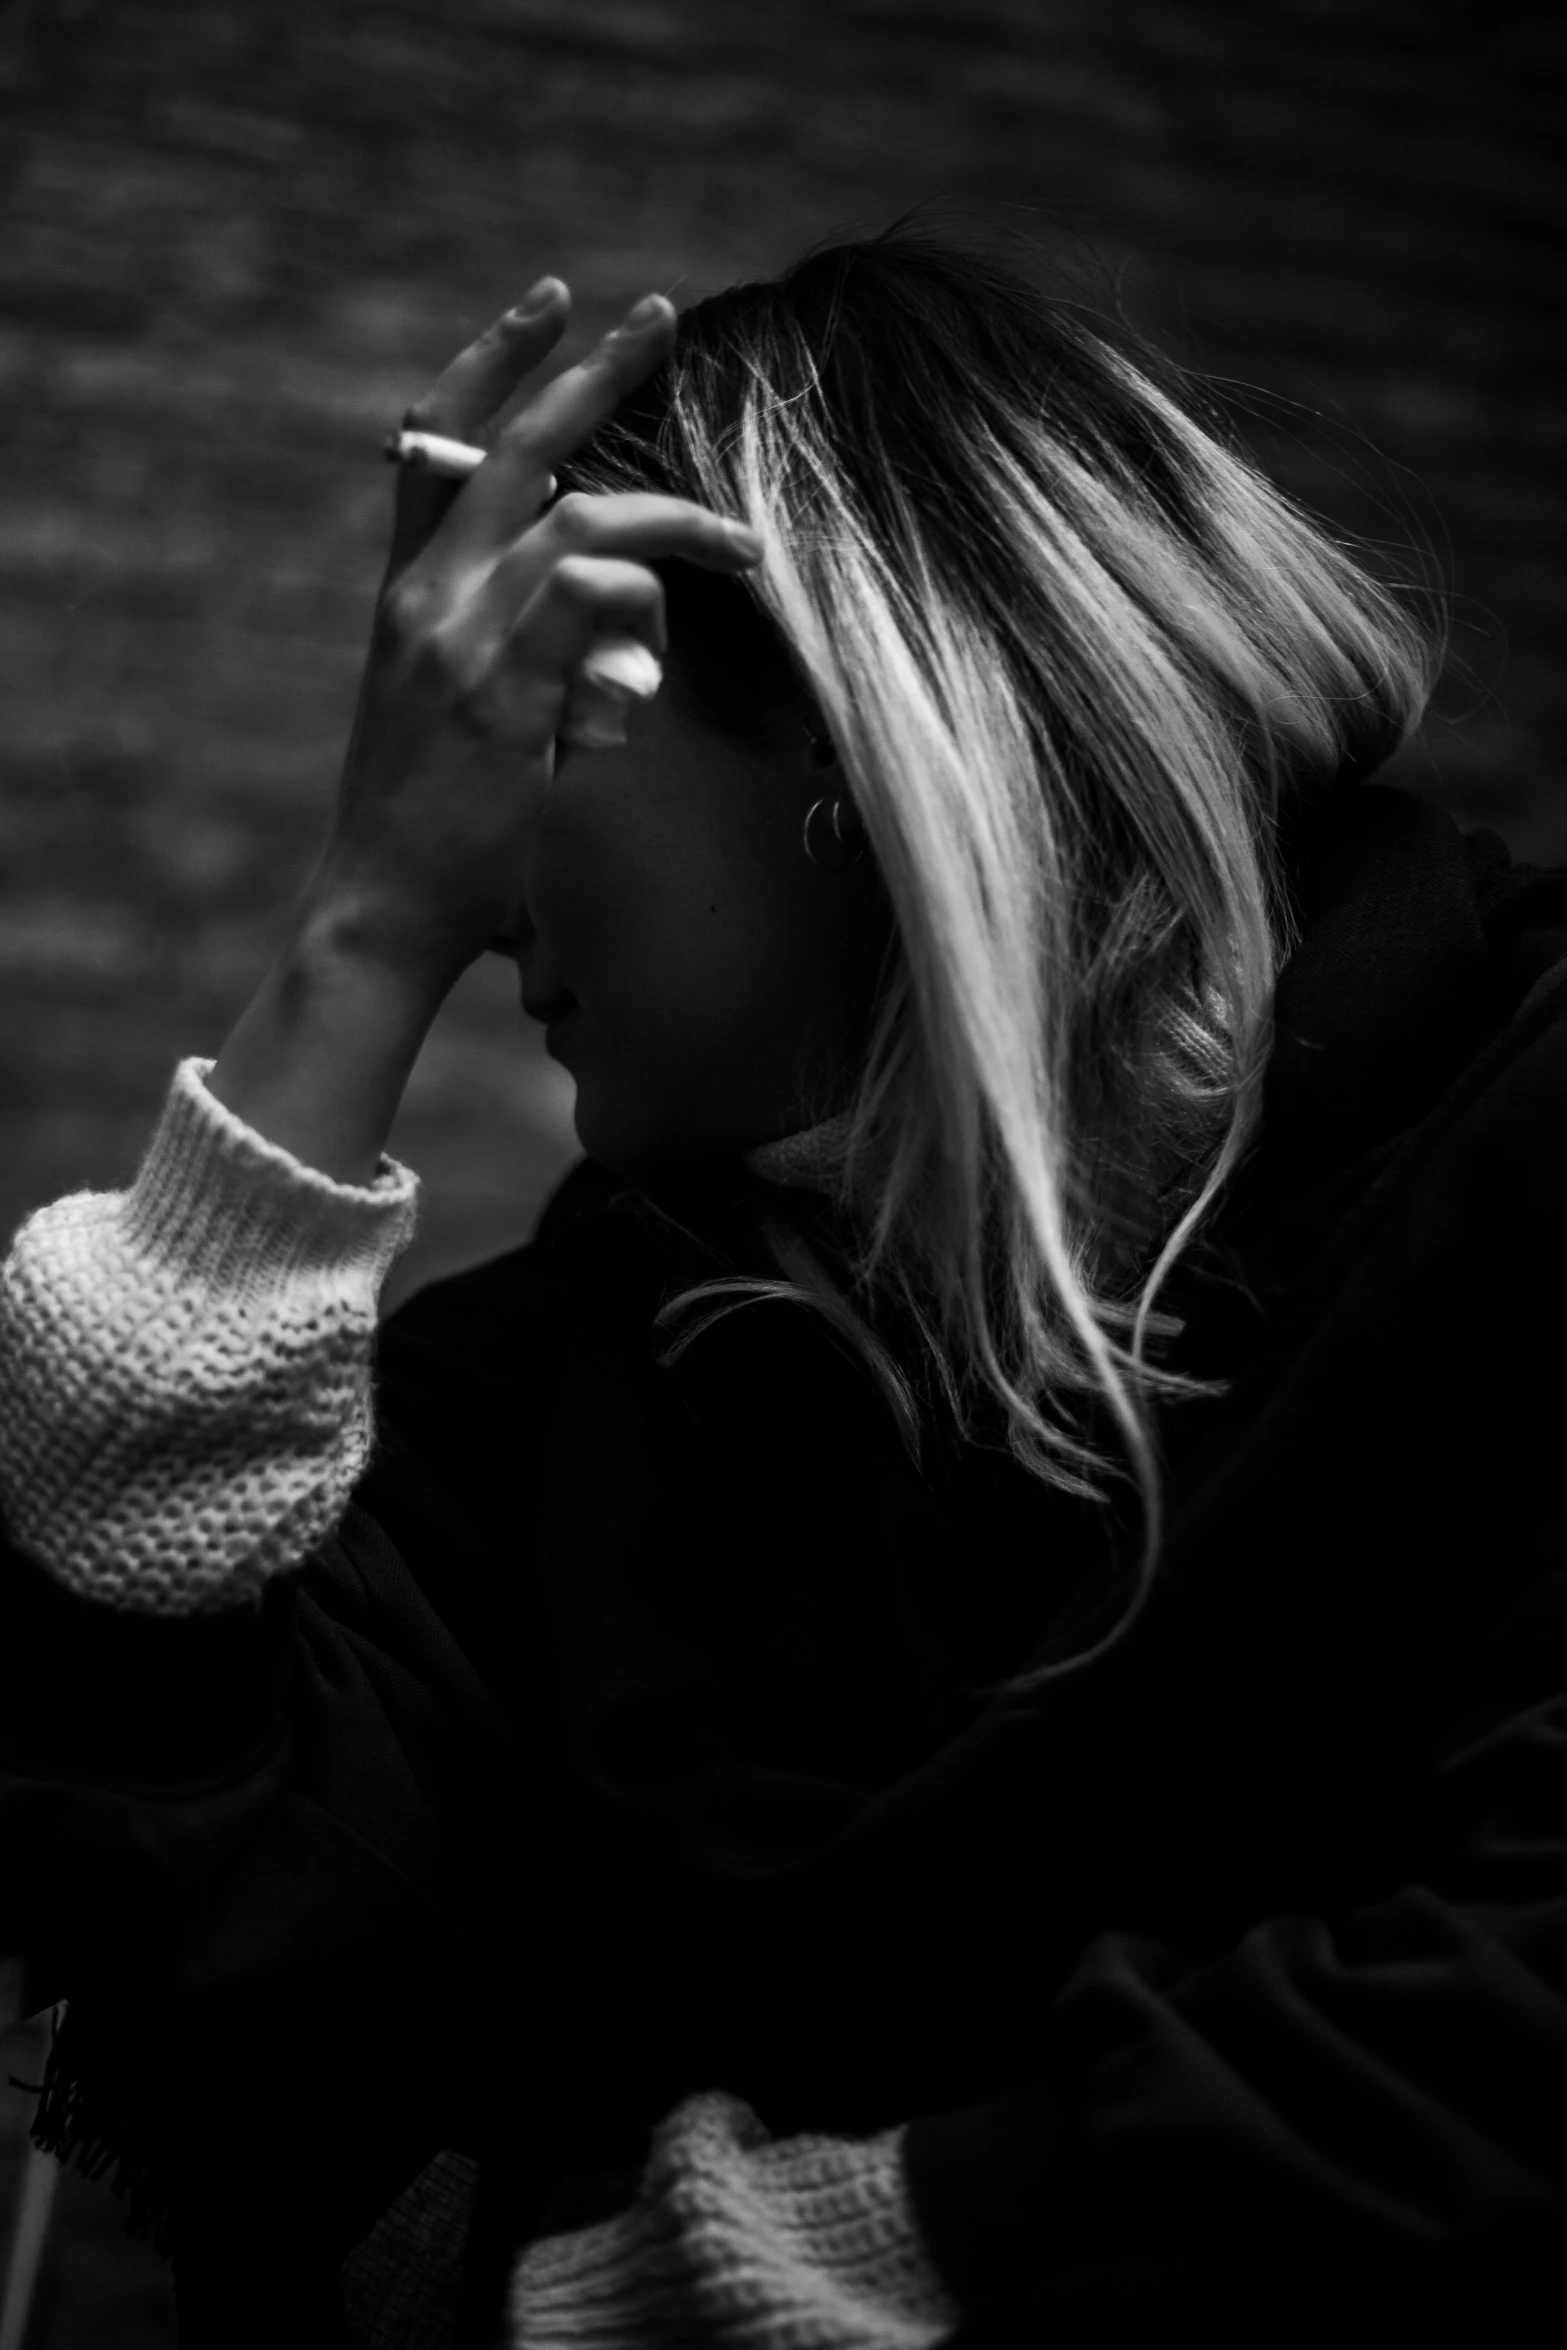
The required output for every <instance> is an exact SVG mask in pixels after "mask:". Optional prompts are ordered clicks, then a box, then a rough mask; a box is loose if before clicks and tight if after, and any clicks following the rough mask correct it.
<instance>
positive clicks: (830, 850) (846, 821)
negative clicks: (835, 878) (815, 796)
mask: <svg viewBox="0 0 1567 2350" xmlns="http://www.w3.org/2000/svg"><path fill="white" fill-rule="evenodd" d="M800 837H801V840H802V841H803V843H804V846H805V853H806V855H807V856H808V857H809V858H810V860H811V863H812V864H813V865H820V866H821V868H822V870H823V872H824V873H848V872H851V871H852V870H853V868H854V867H855V866H856V865H858V864H859V862H860V860H861V859H862V858H863V856H864V855H865V830H864V827H863V825H862V824H861V823H860V819H859V817H858V815H857V814H856V812H855V809H854V806H853V803H852V802H851V801H849V800H847V799H846V798H845V797H844V796H843V794H842V793H841V792H839V793H836V794H835V795H834V796H833V798H831V799H830V800H825V799H824V800H813V801H812V802H811V805H810V807H809V808H808V809H807V810H806V812H805V823H804V826H803V827H802V829H801V835H800Z"/></svg>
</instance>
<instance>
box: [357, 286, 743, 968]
mask: <svg viewBox="0 0 1567 2350" xmlns="http://www.w3.org/2000/svg"><path fill="white" fill-rule="evenodd" d="M566 310H567V296H566V289H565V288H564V286H562V285H560V283H559V282H558V281H557V280H553V279H545V280H544V281H543V283H542V284H541V286H540V287H538V288H536V289H535V293H534V296H533V297H532V304H531V307H530V306H528V305H525V306H524V307H523V308H522V309H521V310H520V311H516V312H508V313H507V314H506V316H505V317H503V318H501V319H498V320H497V321H496V323H495V325H494V326H492V327H491V328H490V330H489V332H488V333H487V334H486V335H484V336H482V337H481V338H480V340H479V341H478V342H477V343H475V344H473V345H472V346H471V348H470V349H469V350H467V351H465V352H463V354H462V355H461V357H460V358H459V359H457V360H456V361H455V362H454V364H453V365H452V366H451V367H450V368H448V369H447V371H446V373H445V374H444V375H443V376H442V377H441V378H440V380H439V382H438V383H437V384H436V385H435V386H434V388H433V390H432V391H431V392H430V393H429V394H428V395H427V396H426V398H425V399H423V400H422V401H420V402H419V403H418V404H417V406H416V407H414V408H413V409H411V410H410V411H409V414H408V417H407V420H406V421H407V422H408V424H409V425H410V426H412V427H414V428H416V429H418V430H420V431H424V432H433V433H440V434H443V435H445V436H447V437H449V438H452V439H457V440H469V441H472V440H474V439H476V438H481V437H482V436H483V434H484V432H485V430H486V427H487V426H488V425H489V423H490V420H491V418H492V417H493V416H494V414H495V413H496V411H497V410H498V409H499V408H500V407H501V406H502V405H503V404H504V403H505V401H506V399H507V398H508V397H509V395H510V394H511V393H512V392H513V391H514V389H515V387H516V385H517V383H518V381H519V379H520V378H521V377H523V376H525V375H526V374H527V373H528V372H529V371H530V370H532V369H533V368H535V367H537V366H538V364H539V363H540V361H541V360H543V359H544V358H545V357H546V356H547V354H548V353H549V351H550V350H551V349H552V348H553V346H554V345H555V343H556V342H557V341H558V339H559V336H560V334H561V331H562V328H563V327H564V324H565V318H566ZM673 332H674V313H673V311H672V310H671V308H670V306H669V304H668V303H667V302H665V301H664V300H662V298H661V297H659V296H657V295H650V296H648V297H647V299H646V300H645V301H643V302H641V303H639V304H638V305H637V307H636V309H635V310H633V311H632V312H631V314H630V316H629V317H628V318H627V319H626V320H625V321H624V322H623V323H622V324H621V326H620V327H618V328H617V329H616V331H615V332H614V333H613V334H612V335H610V336H608V337H607V338H606V339H605V340H604V341H603V342H602V343H600V344H599V346H598V348H597V349H596V350H595V351H594V352H592V353H591V354H590V356H589V357H588V358H586V359H585V360H583V361H582V362H581V364H580V365H578V366H576V367H574V368H571V369H570V370H569V371H567V372H566V373H565V374H562V375H560V376H558V377H557V378H556V379H555V380H554V381H553V382H552V383H549V384H547V385H545V386H544V387H543V388H542V389H541V390H540V391H538V392H536V393H535V394H534V395H533V397H532V398H531V399H529V400H527V401H526V402H525V403H524V405H523V406H522V407H521V408H520V410H519V411H518V413H517V414H516V416H515V417H514V418H513V419H512V421H511V422H510V423H508V424H507V425H506V426H505V427H504V428H503V429H502V430H501V431H500V432H499V433H498V434H497V435H496V437H495V439H494V442H493V446H492V448H491V453H490V455H489V457H488V458H487V459H486V461H485V463H484V464H483V465H482V466H481V467H480V468H479V470H478V471H477V473H475V474H474V475H472V476H471V477H470V479H469V480H468V482H467V483H466V484H465V485H463V486H462V487H461V489H460V490H459V491H457V492H456V493H455V494H454V493H453V492H452V489H451V485H450V484H448V483H444V482H440V481H439V480H438V479H437V478H436V477H434V476H432V475H430V474H428V473H421V472H406V471H405V473H404V476H403V479H402V482H401V485H400V489H399V497H398V516H397V525H396V530H395V533H394V538H393V548H392V558H391V562H390V565H389V567H388V572H387V577H386V581H385V583H384V585H383V588H382V592H381V597H380V601H379V604H378V607H377V612H376V623H375V629H374V634H373V641H372V647H371V654H370V660H369V665H368V668H367V670H366V674H365V680H364V686H363V690H362V693H361V698H360V704H359V712H358V717H357V719H356V722H355V727H354V734H353V740H352V743H351V746H350V749H349V755H348V761H347V766H346V770H345V774H344V778H343V785H342V791H341V795H340V799H339V804H338V811H337V819H336V823H335V826H334V829H333V834H332V838H331V841H330V844H329V846H328V849H327V852H326V855H325V857H324V859H323V861H322V866H321V869H320V871H319V873H318V874H317V877H316V880H315V882H314V884H313V885H312V890H311V893H310V918H311V920H312V921H313V922H314V923H316V924H317V925H319V924H322V923H323V922H325V923H327V924H328V925H330V926H331V928H332V929H333V931H334V932H335V934H336V935H337V936H338V937H339V938H340V939H341V940H342V941H343V942H344V943H352V944H353V945H354V946H355V947H356V948H357V949H358V950H360V951H363V952H365V953H368V954H372V955H375V956H376V957H378V958H381V959H383V960H385V961H386V962H388V963H389V964H392V965H395V966H396V968H397V969H398V971H399V972H400V973H402V974H403V975H405V976H406V975H409V974H412V973H419V974H427V975H428V978H429V982H430V984H432V985H435V986H438V987H441V988H442V989H444V988H445V987H446V986H449V985H450V983H451V981H452V980H453V979H454V978H455V977H456V975H457V973H458V972H459V971H460V970H462V969H463V967H464V966H465V965H466V964H467V963H468V962H470V961H471V960H472V959H473V957H474V956H475V955H477V954H478V953H480V952H481V951H482V950H483V948H484V947H485V945H486V944H487V943H488V941H489V940H490V939H491V938H492V937H494V936H495V935H496V934H497V933H499V932H504V931H507V930H509V929H511V928H512V927H513V926H514V915H515V911H516V900H517V892H518V888H519V884H520V872H521V864H522V852H523V845H524V842H525V838H526V833H527V829H528V825H529V823H530V821H531V819H532V816H533V814H534V812H535V810H536V807H537V802H538V797H539V794H540V793H541V792H542V790H543V789H544V787H545V785H546V784H547V783H548V781H549V779H550V775H551V771H552V766H553V758H554V744H555V739H556V736H557V734H558V732H559V730H560V724H561V719H562V715H563V712H564V710H565V706H566V701H567V697H568V695H569V692H570V689H571V681H572V675H573V672H574V671H575V670H576V668H577V666H578V664H579V663H580V662H581V660H582V659H583V657H584V655H585V654H586V653H587V652H588V651H589V650H590V648H591V647H592V645H593V643H594V642H595V640H596V639H598V638H599V637H601V636H605V635H608V634H610V633H613V632H621V631H625V632H627V633H629V634H631V635H633V636H636V637H638V638H640V639H641V640H642V641H643V642H644V643H645V644H646V645H647V646H648V648H649V650H650V651H651V652H653V653H654V654H655V655H657V654H661V653H662V652H663V650H664V614H663V591H662V589H661V587H660V584H659V581H658V578H657V576H656V574H655V573H654V572H653V571H652V570H650V569H649V568H648V565H649V564H650V563H651V562H652V561H654V560H657V559H659V558H662V557H667V556H672V555H678V556H683V557H685V558H686V559H687V560H688V561H691V562H696V563H701V564H705V565H708V566H709V567H711V568H714V569H720V570H728V571H739V570H743V569H744V568H745V567H746V566H747V565H748V564H750V563H753V562H755V561H756V559H757V557H758V555H759V553H760V548H759V546H758V543H757V541H756V539H755V537H754V535H753V534H752V533H751V532H750V531H749V530H747V529H746V528H745V527H744V526H743V525H739V524H734V523H729V522H726V521H724V520H722V519H721V518H720V517H719V516H717V515H715V514H712V513H709V512H708V511H706V510H705V509H704V508H702V507H699V506H695V505H691V504H688V503H686V502H685V501H684V500H681V499H676V498H663V497H652V496H635V495H632V496H619V497H586V496H582V495H576V496H569V497H566V498H563V499H561V500H560V502H559V503H558V504H557V505H555V506H553V507H551V508H549V509H548V511H545V510H544V509H545V507H546V502H547V500H548V499H549V497H550V495H551V492H552V489H553V486H554V484H553V473H554V467H555V466H556V464H558V463H559V462H560V460H561V459H562V458H563V457H565V456H566V455H568V454H569V452H570V451H571V450H572V449H574V448H575V447H577V445H578V444H579V443H580V442H582V441H583V440H585V439H586V438H587V437H588V435H589V434H590V433H591V432H593V431H594V430H595V429H596V428H597V427H598V426H599V425H600V424H601V423H603V422H604V420H605V419H606V418H607V417H608V416H609V415H610V414H611V413H612V412H613V410H614V409H615V408H616V406H617V405H618V404H619V402H620V401H621V399H622V398H623V397H624V396H625V394H626V393H627V392H628V391H630V390H631V389H632V388H633V386H634V385H635V384H637V383H638V382H640V380H641V379H642V378H643V377H644V376H645V375H647V374H648V373H649V372H650V370H651V369H652V368H653V367H655V366H656V365H657V364H658V362H659V361H660V360H661V359H662V358H663V357H664V356H665V354H666V353H667V351H668V349H669V346H670V343H671V341H672V339H673Z"/></svg>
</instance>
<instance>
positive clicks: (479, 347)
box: [403, 277, 571, 441]
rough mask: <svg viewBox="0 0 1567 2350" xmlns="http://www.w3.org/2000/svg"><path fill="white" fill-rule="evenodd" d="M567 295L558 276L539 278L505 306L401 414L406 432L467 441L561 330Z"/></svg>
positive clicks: (549, 348) (546, 352) (567, 308)
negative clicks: (510, 306)
mask: <svg viewBox="0 0 1567 2350" xmlns="http://www.w3.org/2000/svg"><path fill="white" fill-rule="evenodd" d="M570 309H571V295H570V293H569V291H568V290H567V288H566V287H565V285H563V284H562V282H561V280H560V279H559V278H558V277H541V278H540V280H539V282H538V284H537V285H536V286H533V287H531V288H530V289H529V291H528V292H527V293H526V294H524V296H523V298H522V300H521V301H520V302H519V303H518V304H517V305H516V307H515V309H512V310H505V311H503V312H502V313H501V315H500V317H499V318H497V319H495V320H493V321H492V323H491V324H490V325H489V326H487V327H486V328H485V330H484V332H483V334H482V335H480V336H479V337H478V339H477V340H476V341H475V342H472V343H470V344H469V345H468V347H467V349H466V350H463V351H459V352H458V354H457V356H456V358H455V359H454V360H453V361H452V363H451V365H450V366H449V367H447V368H444V369H443V370H442V372H441V373H440V374H439V375H438V376H437V377H436V379H435V381H434V383H433V384H432V385H431V386H430V389H429V390H428V391H427V392H426V393H425V394H424V395H423V397H422V398H420V399H418V400H416V401H415V402H414V404H413V406H412V407H411V408H410V409H409V410H408V412H407V414H406V415H405V416H404V418H403V423H404V424H405V425H406V426H407V428H408V430H409V431H410V432H435V433H440V434H442V435H443V436H444V437H445V438H446V439H448V440H454V441H468V440H472V439H473V437H474V435H475V434H476V433H477V432H479V431H480V430H481V429H482V427H483V426H484V425H486V424H488V422H489V421H490V418H491V417H492V416H494V415H495V414H496V413H497V412H498V411H499V410H500V409H501V408H503V407H504V406H505V404H506V402H507V401H508V400H509V399H510V398H511V395H512V393H513V392H514V391H515V390H516V388H517V386H518V384H519V383H520V382H521V381H522V379H523V377H524V376H525V375H526V374H527V373H528V372H529V370H530V369H532V368H535V367H537V366H538V365H539V363H540V361H541V360H543V359H545V358H547V357H548V355H549V353H550V352H551V351H552V350H553V349H554V348H555V345H556V344H557V343H558V342H559V341H560V338H561V336H562V335H563V334H564V332H565V330H566V320H567V317H568V315H569V313H570Z"/></svg>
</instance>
